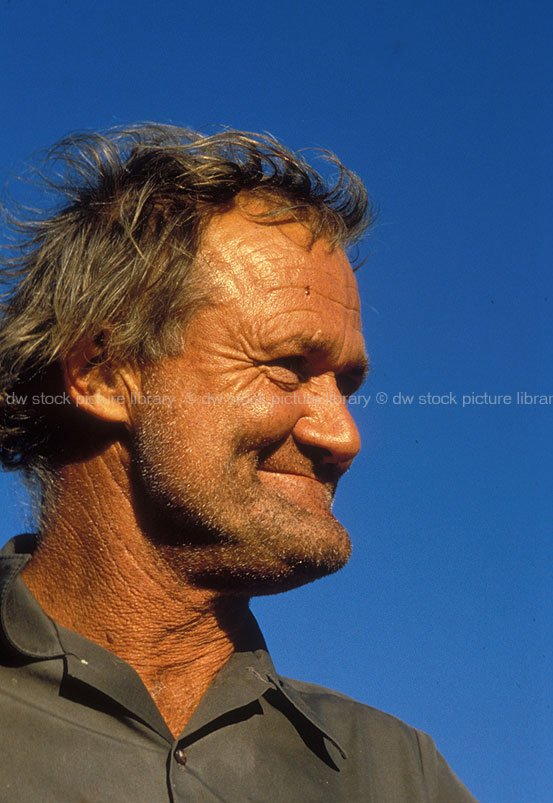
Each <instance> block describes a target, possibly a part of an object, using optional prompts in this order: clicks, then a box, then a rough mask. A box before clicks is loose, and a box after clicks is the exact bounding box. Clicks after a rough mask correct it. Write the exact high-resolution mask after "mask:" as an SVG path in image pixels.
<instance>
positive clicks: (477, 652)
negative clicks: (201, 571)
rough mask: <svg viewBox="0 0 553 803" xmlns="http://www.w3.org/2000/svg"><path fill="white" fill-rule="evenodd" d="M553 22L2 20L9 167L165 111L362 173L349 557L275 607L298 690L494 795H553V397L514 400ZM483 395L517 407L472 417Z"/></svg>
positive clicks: (274, 15)
mask: <svg viewBox="0 0 553 803" xmlns="http://www.w3.org/2000/svg"><path fill="white" fill-rule="evenodd" d="M552 29H553V13H552V7H551V5H550V3H546V2H524V3H523V2H511V1H510V0H505V2H503V3H490V2H484V3H476V2H475V0H464V1H463V2H458V1H457V0H453V2H449V3H443V2H440V3H439V2H437V0H433V2H429V0H418V1H417V2H414V0H413V1H412V2H408V0H402V1H401V2H400V1H398V0H386V2H383V1H382V0H379V2H373V1H372V0H364V2H361V0H353V2H349V3H347V4H344V3H340V4H335V3H326V2H317V3H316V2H312V1H311V0H309V1H308V2H302V1H301V0H299V1H298V2H291V1H290V0H281V2H279V3H278V4H277V3H274V4H273V3H268V2H266V3H263V2H243V1H242V0H235V2H233V3H223V2H217V1H215V2H212V3H210V4H206V5H205V7H201V6H200V4H198V3H196V2H186V1H185V0H181V1H180V2H176V0H158V2H153V1H152V0H143V1H142V2H141V3H135V2H133V3H131V2H129V1H128V0H120V2H116V3H114V2H109V3H108V2H106V0H99V1H98V2H96V3H95V4H89V3H85V2H83V1H82V0H72V2H67V0H64V1H63V2H58V3H52V2H45V1H44V0H32V1H31V0H7V1H6V0H3V2H1V3H0V59H1V61H2V64H1V65H0V66H1V70H0V75H1V76H2V78H1V79H0V80H1V82H2V91H1V92H0V114H1V120H2V126H1V128H0V142H1V148H0V152H1V154H2V156H1V159H0V162H1V168H2V170H3V171H4V176H7V174H8V173H9V172H10V171H12V170H15V171H18V170H20V169H21V166H22V163H23V161H24V159H25V158H26V157H27V156H28V155H29V154H31V153H32V152H34V151H36V150H37V149H38V148H40V147H42V146H44V145H46V144H48V143H51V142H53V141H54V140H56V139H58V138H59V137H60V136H61V135H63V134H65V133H66V132H67V131H69V130H73V129H77V128H97V127H107V126H112V125H117V124H123V123H128V122H132V121H138V120H156V121H162V122H173V123H176V124H186V125H190V126H192V127H203V126H206V125H211V124H225V125H229V126H232V127H237V128H245V129H250V130H258V131H259V130H263V131H270V132H272V133H273V134H275V135H276V136H278V137H279V138H281V139H283V140H284V141H285V142H286V143H287V144H288V145H290V146H292V147H301V146H322V147H325V148H330V149H332V150H334V151H336V152H337V153H338V154H339V156H340V157H341V158H342V159H343V161H344V162H345V163H346V164H347V165H348V166H351V167H352V168H353V169H355V170H356V171H357V172H358V173H359V174H360V175H361V176H362V177H363V178H364V179H365V181H366V183H367V186H368V188H369V191H370V193H371V195H372V197H373V199H374V200H375V202H376V203H377V205H378V207H379V209H380V215H379V222H378V225H377V227H376V228H375V230H374V232H373V234H372V236H371V237H370V238H369V240H368V241H367V242H366V243H365V244H364V245H363V246H362V255H363V256H365V255H368V256H369V258H368V261H367V262H366V264H365V265H364V267H363V268H362V269H361V271H360V273H359V281H360V286H361V291H362V294H363V301H364V328H365V335H366V340H367V345H368V350H369V351H370V354H371V357H372V360H373V363H374V371H373V373H372V375H371V377H370V379H369V381H368V383H367V385H366V388H365V390H364V391H363V392H364V393H365V394H367V395H371V400H370V402H369V403H368V404H367V406H366V407H365V409H358V410H357V412H356V415H357V421H358V424H359V428H360V430H361V434H362V436H363V440H364V448H363V452H362V454H361V456H360V457H359V458H358V461H357V466H356V468H354V469H353V470H352V472H350V474H349V475H348V477H347V478H345V479H344V481H343V487H342V490H341V492H339V496H338V501H337V504H336V511H337V513H338V514H339V517H341V519H342V520H343V521H344V522H345V523H346V524H347V525H348V526H349V528H350V531H351V534H352V537H353V541H354V547H355V549H354V556H353V558H352V560H351V563H350V565H349V566H348V567H347V568H346V569H344V570H343V571H342V572H340V573H339V574H337V575H335V576H334V577H331V578H328V579H326V580H323V581H319V582H318V583H315V584H312V585H310V586H308V587H305V588H302V589H300V590H298V591H294V592H291V593H288V594H285V595H280V596H275V597H271V598H267V599H263V600H259V601H257V602H255V603H254V611H255V612H256V614H257V615H258V617H259V619H260V620H261V623H262V626H263V628H264V631H265V634H266V637H267V640H268V642H269V646H270V647H271V650H272V653H273V657H274V659H275V663H276V665H277V667H278V668H279V670H280V672H281V673H283V674H288V675H290V676H294V677H299V678H302V679H305V680H311V681H315V682H319V683H323V684H325V685H328V686H332V687H334V688H337V689H339V690H341V691H343V692H345V693H347V694H350V695H352V696H354V697H357V698H358V699H360V700H362V701H364V702H367V703H369V704H371V705H374V706H376V707H378V708H382V709H384V710H386V711H388V712H390V713H392V714H395V715H397V716H399V717H401V718H402V719H405V720H406V721H407V722H409V723H410V724H412V725H415V726H416V727H419V728H422V729H423V730H426V731H427V732H429V733H430V734H431V735H432V736H433V737H434V739H435V740H436V742H437V744H438V747H439V748H440V750H441V751H442V752H443V753H444V755H445V756H446V758H447V759H448V760H449V762H450V763H451V765H452V766H453V768H454V769H455V771H456V772H457V773H458V774H459V775H460V777H461V778H462V779H463V780H464V781H465V783H466V784H467V785H468V786H469V788H470V789H471V790H472V791H473V793H474V794H475V795H476V796H477V797H478V799H479V800H481V801H492V803H550V802H551V800H552V799H553V792H552V790H553V761H552V759H551V756H552V755H553V727H552V719H553V716H552V710H551V709H552V698H553V695H552V692H553V685H552V680H551V667H552V664H553V661H552V658H553V654H552V652H553V651H552V641H553V638H552V635H553V634H552V629H553V628H552V613H551V610H552V605H551V602H552V600H551V590H552V582H551V580H552V566H553V546H552V541H553V538H552V521H553V515H552V514H553V505H552V501H551V490H552V478H553V450H552V446H551V444H552V436H553V405H536V404H532V405H529V404H525V405H521V404H517V403H516V401H517V392H523V393H524V392H525V393H527V394H553V375H552V369H551V366H552V364H553V325H552V314H551V311H552V309H553V286H552V270H551V253H552V244H553V243H552V240H553V236H552V230H551V222H550V221H551V211H552V210H551V200H552V198H551V196H552V189H551V188H552V186H553V184H552V173H553V170H552V161H551V131H552V129H553V126H552V123H553V119H552V118H553V114H552V106H551V98H552V77H553V75H552V72H553V71H552V66H551V47H552V46H551V42H552V41H553V36H552V34H553V30H552ZM378 393H381V394H387V401H386V402H385V403H381V404H379V403H378V402H377V401H376V396H377V394H378ZM429 393H430V394H433V395H445V396H448V397H449V398H452V397H453V398H454V399H455V400H456V401H457V404H454V403H452V404H449V405H445V404H433V405H431V404H423V403H422V402H421V399H420V397H421V396H422V397H426V398H427V394H429ZM485 393H487V394H488V395H489V396H492V397H493V396H495V395H496V394H503V395H505V394H509V395H510V396H511V397H512V403H511V404H510V405H506V404H501V405H500V406H492V405H490V404H476V403H471V404H467V405H465V407H463V406H462V397H463V395H465V396H468V397H470V396H471V394H478V395H479V396H480V397H482V394H485ZM398 394H403V396H404V397H413V398H412V400H411V402H409V401H408V400H407V401H406V400H405V398H403V399H401V398H400V397H399V395H398ZM449 394H452V396H451V397H450V396H449ZM383 398H384V397H382V396H381V397H380V400H381V401H382V399H383ZM394 399H395V401H396V402H398V401H402V403H394ZM0 498H1V500H2V525H1V530H0V542H2V541H4V540H6V539H7V538H8V537H10V536H11V535H13V534H14V533H16V532H17V531H19V530H21V529H24V528H25V527H26V523H25V515H26V514H25V505H24V504H23V503H22V501H21V494H20V493H18V492H16V485H15V481H14V479H13V478H12V477H9V476H3V477H0Z"/></svg>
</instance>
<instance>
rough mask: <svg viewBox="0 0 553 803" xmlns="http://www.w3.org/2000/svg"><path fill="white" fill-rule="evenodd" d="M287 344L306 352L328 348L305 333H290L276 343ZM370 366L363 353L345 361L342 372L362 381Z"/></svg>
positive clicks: (325, 351)
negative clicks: (290, 334)
mask: <svg viewBox="0 0 553 803" xmlns="http://www.w3.org/2000/svg"><path fill="white" fill-rule="evenodd" d="M275 345H277V344H275ZM288 345H289V346H293V347H295V348H298V349H300V350H301V351H303V352H304V353H307V354H316V353H319V354H325V353H328V349H327V348H326V347H325V345H324V343H317V341H316V340H314V339H313V338H311V337H306V336H305V335H292V336H291V337H287V338H286V339H284V340H282V341H279V343H278V346H281V347H286V346H288ZM371 368H372V365H371V361H370V360H369V358H368V356H367V355H366V354H365V353H364V354H363V356H362V357H360V358H359V359H358V360H354V361H352V362H351V363H347V365H346V366H345V370H344V373H350V374H353V375H355V376H357V377H359V378H360V380H361V382H364V381H365V379H366V378H367V375H368V374H369V372H370V370H371Z"/></svg>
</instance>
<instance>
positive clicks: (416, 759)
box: [281, 677, 475, 803]
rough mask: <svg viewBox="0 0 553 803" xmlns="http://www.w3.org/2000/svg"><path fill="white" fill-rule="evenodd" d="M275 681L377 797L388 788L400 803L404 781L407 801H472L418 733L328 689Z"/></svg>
mask: <svg viewBox="0 0 553 803" xmlns="http://www.w3.org/2000/svg"><path fill="white" fill-rule="evenodd" d="M281 683H282V689H283V691H284V692H285V693H286V694H288V695H289V696H290V697H291V698H293V699H295V701H296V703H297V704H299V705H301V706H302V707H303V709H304V711H305V710H307V711H310V712H312V714H313V719H314V721H315V722H316V723H318V724H319V725H320V727H322V729H323V730H324V731H325V732H326V733H327V734H328V735H330V737H331V738H332V739H333V741H334V743H335V744H336V745H337V746H338V747H339V749H341V751H342V753H343V755H344V756H347V757H348V758H349V759H352V760H354V761H355V762H356V763H359V764H360V765H363V766H366V767H367V769H368V771H370V775H371V779H370V782H371V788H373V787H374V788H375V789H377V790H380V792H379V794H380V795H381V797H382V799H386V800H387V799H389V797H386V796H385V795H384V791H385V790H386V794H389V793H390V789H391V787H393V788H394V789H395V792H394V793H395V794H396V799H397V800H403V799H404V797H402V795H403V792H404V788H403V786H402V785H401V784H402V783H403V780H405V779H407V778H408V779H409V784H410V786H409V789H411V793H410V794H411V798H412V799H413V800H415V799H416V800H419V799H420V800H423V799H424V800H426V799H429V800H448V803H457V801H459V803H469V802H470V801H473V802H474V801H475V798H474V797H472V795H471V794H470V792H468V790H467V789H466V788H465V787H464V786H463V784H462V783H461V782H460V781H459V779H458V778H457V776H456V775H455V774H454V773H453V772H452V771H451V769H450V767H449V766H448V764H447V763H446V761H445V759H444V758H443V756H442V755H441V754H440V753H439V752H438V750H437V748H436V745H435V744H434V740H433V739H432V738H431V737H430V736H429V735H428V734H426V733H424V731H421V730H419V729H418V728H414V727H412V726H411V725H408V724H407V723H406V722H404V721H403V720H401V719H399V718H398V717H395V716H393V715H391V714H387V713H386V712H384V711H381V710H379V709H378V708H374V707H373V706H370V705H366V704H365V703H361V702H359V701H358V700H354V699H353V698H352V697H349V696H348V695H346V694H342V693H341V692H338V691H335V690H334V689H328V688H326V687H324V686H319V685H317V684H315V683H306V682H304V681H300V680H293V679H291V678H284V677H283V678H281ZM391 779H394V780H391ZM402 779H403V780H402ZM394 784H396V785H397V788H396V786H394ZM417 784H419V786H417ZM424 790H425V791H424ZM392 797H393V795H392ZM390 799H391V798H390Z"/></svg>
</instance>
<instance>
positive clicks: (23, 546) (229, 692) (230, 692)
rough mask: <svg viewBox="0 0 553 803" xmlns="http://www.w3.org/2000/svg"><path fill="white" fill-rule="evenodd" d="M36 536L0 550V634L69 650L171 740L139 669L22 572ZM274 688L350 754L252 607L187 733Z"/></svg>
mask: <svg viewBox="0 0 553 803" xmlns="http://www.w3.org/2000/svg"><path fill="white" fill-rule="evenodd" d="M35 546H36V537H35V536H32V535H21V536H17V537H16V538H13V539H12V540H11V541H8V543H7V544H6V545H5V546H4V548H3V549H2V550H1V551H0V636H1V637H2V638H3V640H4V642H5V643H7V645H8V647H9V648H11V649H12V650H15V651H16V652H17V653H19V654H21V655H24V656H27V657H29V658H33V659H35V660H36V659H43V660H46V659H51V658H64V659H65V668H66V675H68V676H69V677H71V678H74V679H76V680H78V681H81V682H84V683H87V684H88V685H89V686H92V687H93V688H96V689H98V690H99V691H101V692H102V693H103V694H106V695H108V696H109V697H111V698H112V699H114V700H115V701H116V702H117V703H119V704H120V705H122V706H123V707H124V708H126V709H127V710H128V711H130V712H131V713H132V714H133V715H134V716H138V718H139V719H141V720H142V721H143V722H146V723H147V724H148V725H150V727H152V728H153V729H154V730H155V731H156V732H157V733H159V734H160V735H161V736H163V737H164V738H165V739H168V741H172V737H171V734H170V732H169V729H168V728H167V725H166V724H165V722H164V720H163V718H162V716H161V714H160V712H159V710H158V708H157V706H156V705H155V703H154V701H153V699H152V698H151V696H150V694H149V693H148V691H147V690H146V687H145V686H144V684H143V683H142V680H141V679H140V677H139V675H138V674H137V673H136V672H135V670H134V669H133V668H132V667H131V666H130V665H129V664H127V663H126V662H125V661H122V660H121V659H120V658H118V657H117V656H116V655H114V654H113V653H111V652H109V651H108V650H106V649H104V648H103V647H101V646H100V645H98V644H95V643H94V642H92V641H89V640H88V639H85V638H84V637H82V636H80V635H78V634H77V633H73V632H72V631H70V630H66V629H65V628H63V627H61V626H60V625H58V624H57V623H55V622H54V621H53V620H52V619H50V617H49V616H48V615H47V614H46V613H45V612H44V610H43V609H42V608H41V606H40V605H39V604H38V602H37V601H36V600H35V598H34V597H33V595H32V594H31V592H30V591H29V590H28V588H27V586H26V585H25V583H24V582H23V580H22V579H21V577H19V574H20V572H21V571H22V569H23V567H24V566H25V565H26V564H27V563H28V561H29V560H30V559H31V553H32V551H33V550H34V548H35ZM271 688H273V689H276V690H277V691H278V692H280V694H282V695H283V696H284V697H285V698H286V699H287V700H288V702H289V703H290V704H291V705H292V706H293V707H294V708H295V709H296V711H298V712H299V713H300V714H301V715H302V716H303V717H305V718H306V719H307V720H308V721H309V722H310V723H311V724H312V725H314V726H315V727H316V728H317V729H318V730H319V731H320V732H321V734H322V735H323V736H325V737H326V738H327V739H329V740H330V741H331V742H332V743H333V744H334V745H335V746H336V747H337V749H338V750H339V752H340V753H341V755H342V756H343V757H344V758H346V753H345V751H344V750H343V748H342V747H341V746H340V744H339V742H338V741H337V739H336V738H335V737H334V736H333V735H332V732H331V731H332V730H333V728H332V726H331V724H330V723H327V722H325V718H324V717H322V716H321V715H320V714H319V713H318V712H316V711H314V710H313V709H312V707H311V706H310V705H309V703H308V702H307V701H306V699H304V695H300V694H299V692H298V691H297V690H296V689H295V688H294V685H293V682H292V683H291V682H289V681H287V680H286V679H285V678H282V677H280V675H279V674H278V673H277V671H276V669H275V667H274V665H273V662H272V660H271V657H270V655H269V653H268V650H267V647H266V644H265V641H264V639H263V636H262V634H261V631H260V629H259V626H258V624H257V622H256V620H255V618H254V616H253V614H250V616H249V621H248V622H247V623H246V627H245V629H244V635H243V638H242V639H241V643H240V644H239V646H238V649H237V650H236V652H235V653H234V654H233V655H232V656H231V658H230V660H229V661H228V662H227V663H226V664H225V665H224V666H223V668H222V669H221V671H220V672H219V674H218V675H217V677H216V678H215V680H214V681H213V683H212V684H211V686H210V687H209V689H208V691H207V693H206V694H205V696H204V698H203V699H202V701H201V702H200V704H199V706H198V707H197V709H196V710H195V711H194V714H193V715H192V717H191V719H190V720H189V722H188V724H187V726H186V728H185V730H184V733H183V734H182V736H183V738H187V737H192V735H193V734H197V732H198V731H199V730H201V729H202V728H204V727H205V726H207V725H208V724H209V723H210V722H213V721H214V720H216V719H217V718H218V717H222V716H224V715H225V714H227V713H228V712H229V711H231V710H233V709H237V708H240V707H242V706H245V705H247V704H248V703H250V702H253V701H254V700H257V699H259V698H260V697H262V696H263V695H264V694H265V693H266V692H267V691H268V690H269V689H271Z"/></svg>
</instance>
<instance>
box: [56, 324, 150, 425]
mask: <svg viewBox="0 0 553 803" xmlns="http://www.w3.org/2000/svg"><path fill="white" fill-rule="evenodd" d="M108 336H109V333H108V332H101V333H100V335H99V336H98V337H96V338H95V340H93V341H88V342H83V343H80V344H79V345H78V346H76V347H75V348H74V349H73V350H72V351H71V352H70V353H69V354H68V355H67V357H66V358H65V359H63V360H62V361H61V365H62V370H63V376H64V380H65V387H66V391H67V394H68V396H69V397H70V398H71V400H72V401H73V403H74V404H75V405H76V406H77V407H78V408H80V409H81V410H85V411H86V412H87V413H91V414H92V415H93V416H95V417H96V418H100V419H102V420H103V421H109V422H112V423H119V424H124V425H126V426H127V427H128V428H131V427H132V423H133V410H134V409H136V408H135V406H134V405H133V395H134V398H136V395H137V394H138V393H139V392H140V374H139V371H138V369H133V368H132V367H131V366H130V365H128V364H124V365H114V364H113V363H112V362H111V361H110V360H109V359H108V357H107V354H106V348H105V343H106V339H107V337H108Z"/></svg>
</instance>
